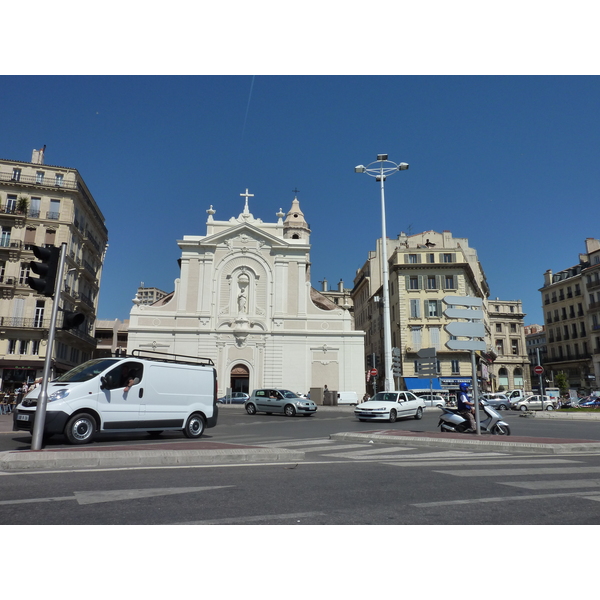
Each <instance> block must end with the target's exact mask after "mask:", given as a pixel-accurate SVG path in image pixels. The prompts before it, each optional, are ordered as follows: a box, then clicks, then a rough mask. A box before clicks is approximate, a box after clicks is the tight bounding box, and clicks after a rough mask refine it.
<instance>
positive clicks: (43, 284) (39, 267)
mask: <svg viewBox="0 0 600 600" xmlns="http://www.w3.org/2000/svg"><path fill="white" fill-rule="evenodd" d="M31 249H32V250H33V254H34V256H35V257H36V258H37V259H39V260H41V261H42V262H35V261H33V260H32V261H31V262H30V263H29V268H30V269H31V270H32V271H33V272H34V273H35V274H36V275H39V277H27V285H28V286H29V287H30V288H31V289H33V290H35V291H36V292H37V293H38V294H43V295H44V296H47V297H49V298H51V297H52V296H54V286H55V284H56V272H57V271H58V262H59V258H60V249H59V248H56V246H50V247H49V248H42V247H41V246H32V247H31Z"/></svg>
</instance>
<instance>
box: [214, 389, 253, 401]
mask: <svg viewBox="0 0 600 600" xmlns="http://www.w3.org/2000/svg"><path fill="white" fill-rule="evenodd" d="M248 398H250V396H248V394H246V392H233V393H232V394H231V396H223V397H222V398H217V402H218V403H219V404H244V402H246V400H248Z"/></svg>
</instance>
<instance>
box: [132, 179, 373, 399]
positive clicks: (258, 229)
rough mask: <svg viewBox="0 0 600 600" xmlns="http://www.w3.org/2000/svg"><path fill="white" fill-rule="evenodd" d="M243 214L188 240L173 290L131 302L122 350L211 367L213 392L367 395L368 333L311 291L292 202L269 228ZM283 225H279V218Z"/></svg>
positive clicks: (306, 248) (303, 235) (306, 234)
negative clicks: (147, 301)
mask: <svg viewBox="0 0 600 600" xmlns="http://www.w3.org/2000/svg"><path fill="white" fill-rule="evenodd" d="M241 196H242V197H244V198H245V206H244V209H243V212H242V213H240V215H239V216H238V217H233V218H231V219H229V221H217V220H215V219H214V214H215V212H216V211H215V210H213V207H212V206H211V207H210V209H209V210H207V211H206V212H207V213H208V219H207V222H206V235H203V236H201V235H185V236H184V237H183V239H182V240H179V241H178V242H177V243H178V245H179V248H180V249H181V259H180V268H181V271H180V277H179V279H176V280H175V286H174V292H173V293H172V294H169V295H167V296H166V297H165V298H163V299H161V300H160V301H159V302H157V303H155V304H153V305H149V306H148V305H143V304H142V303H141V302H139V301H138V300H137V299H134V306H133V308H132V309H131V314H130V319H129V338H128V348H127V350H128V352H131V351H132V350H133V349H135V348H139V349H142V350H155V351H157V352H168V353H172V354H180V355H187V356H200V357H206V358H210V359H212V360H213V362H214V364H215V366H216V368H217V376H218V386H219V389H218V394H219V397H220V396H223V395H225V392H226V390H227V389H228V388H230V389H231V390H232V391H244V392H248V393H250V392H251V391H252V390H253V389H256V388H260V387H281V388H285V389H289V390H292V391H294V392H300V393H306V392H308V391H309V389H310V388H312V387H321V388H322V387H324V386H325V385H327V387H328V388H329V389H330V390H337V391H354V392H356V393H357V394H358V397H359V398H360V397H362V395H363V393H364V391H365V371H364V332H362V331H356V330H355V329H354V322H353V317H352V314H351V312H350V311H349V310H347V309H346V308H344V307H343V306H339V305H337V304H335V303H333V302H331V301H330V300H328V299H327V298H325V297H324V296H323V295H322V294H320V293H319V292H318V291H317V290H315V289H314V288H313V287H312V286H311V283H310V247H311V246H310V229H309V226H308V224H307V222H306V220H305V218H304V214H303V213H302V211H301V210H300V204H299V202H298V199H297V198H294V200H293V202H292V207H291V209H290V211H289V212H288V213H287V215H285V214H284V213H283V212H282V211H281V209H280V210H279V212H278V213H277V214H276V216H277V219H278V220H277V221H276V222H275V223H264V222H263V221H262V220H261V219H257V218H254V216H253V215H252V213H251V212H250V209H249V202H248V201H249V198H251V197H253V194H249V193H248V190H246V193H245V194H241ZM284 217H285V219H284Z"/></svg>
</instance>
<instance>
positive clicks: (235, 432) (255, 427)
mask: <svg viewBox="0 0 600 600" xmlns="http://www.w3.org/2000/svg"><path fill="white" fill-rule="evenodd" d="M352 410H353V409H352V408H351V407H321V408H320V410H319V411H317V413H316V414H315V415H313V416H311V417H302V416H301V417H298V416H297V417H293V418H289V417H285V416H283V415H263V414H257V415H253V416H250V415H248V414H246V412H245V411H244V408H243V406H241V405H231V406H221V407H220V408H219V422H218V425H217V426H216V427H214V428H212V429H207V430H206V432H205V434H204V435H203V437H202V439H205V440H211V441H217V442H233V443H236V442H237V443H242V441H243V443H253V444H260V443H262V442H263V441H265V440H270V439H272V438H281V439H288V438H298V437H299V438H311V437H325V436H329V435H330V434H332V433H340V432H346V431H359V432H360V431H372V430H374V429H381V428H386V429H390V428H391V429H398V430H405V431H417V432H437V431H439V429H438V427H437V425H438V416H439V411H438V409H436V408H428V409H427V410H426V411H425V415H424V417H423V419H421V420H420V421H417V420H415V419H403V420H400V421H397V422H396V423H394V424H390V423H386V422H385V421H380V422H373V423H361V422H360V421H358V420H357V419H356V418H354V415H353V413H352ZM502 416H503V418H504V419H505V420H506V421H507V422H508V424H509V425H510V428H511V432H512V435H522V436H536V437H553V438H564V439H577V438H580V439H588V440H598V441H600V421H590V422H580V421H567V420H547V419H536V418H526V417H523V416H522V413H520V412H516V411H505V412H503V413H502ZM3 419H6V417H3ZM6 429H8V427H6ZM157 439H158V440H161V439H162V440H170V441H173V440H178V441H182V442H185V441H186V438H185V437H184V436H183V434H182V433H180V432H165V433H163V434H162V435H161V436H160V437H159V438H152V437H150V436H149V435H148V434H146V433H145V432H142V433H134V434H100V435H98V436H97V439H96V440H95V441H94V442H93V444H91V445H92V446H109V445H114V444H119V445H134V446H137V445H143V444H148V443H152V444H155V443H156V441H157ZM30 446H31V435H29V434H28V433H26V432H11V431H6V433H4V434H0V452H3V451H6V450H27V449H29V448H30ZM45 447H46V448H64V447H72V446H69V444H67V442H66V440H65V438H64V437H63V436H61V435H57V436H54V437H52V438H50V439H49V440H48V441H47V442H46V444H45ZM84 447H85V446H84Z"/></svg>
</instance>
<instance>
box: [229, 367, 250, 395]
mask: <svg viewBox="0 0 600 600" xmlns="http://www.w3.org/2000/svg"><path fill="white" fill-rule="evenodd" d="M230 385H231V391H232V392H245V393H246V394H249V393H250V392H249V391H248V390H249V388H250V371H249V370H248V367H247V366H246V365H242V364H237V365H235V366H234V367H233V369H231V383H230Z"/></svg>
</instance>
